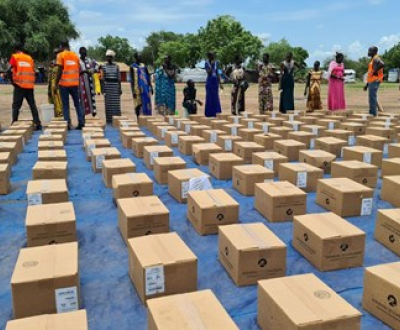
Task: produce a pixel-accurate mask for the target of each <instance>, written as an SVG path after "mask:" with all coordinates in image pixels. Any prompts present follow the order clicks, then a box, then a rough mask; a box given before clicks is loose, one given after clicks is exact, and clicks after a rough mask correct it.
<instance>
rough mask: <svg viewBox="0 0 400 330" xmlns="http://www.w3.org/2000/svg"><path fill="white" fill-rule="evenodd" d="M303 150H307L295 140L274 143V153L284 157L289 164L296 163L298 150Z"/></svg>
mask: <svg viewBox="0 0 400 330" xmlns="http://www.w3.org/2000/svg"><path fill="white" fill-rule="evenodd" d="M303 149H307V146H306V145H305V144H304V143H301V142H299V141H296V140H277V141H275V142H274V151H275V152H277V153H278V154H281V155H284V156H286V157H287V158H288V159H289V162H294V161H297V160H298V159H299V153H300V150H303Z"/></svg>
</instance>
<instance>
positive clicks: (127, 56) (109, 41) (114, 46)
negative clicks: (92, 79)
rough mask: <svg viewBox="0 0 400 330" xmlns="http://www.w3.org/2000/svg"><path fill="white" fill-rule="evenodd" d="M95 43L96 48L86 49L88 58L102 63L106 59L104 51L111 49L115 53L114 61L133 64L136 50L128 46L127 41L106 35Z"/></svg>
mask: <svg viewBox="0 0 400 330" xmlns="http://www.w3.org/2000/svg"><path fill="white" fill-rule="evenodd" d="M97 41H98V45H97V46H94V47H89V48H88V56H89V57H91V58H94V59H96V60H100V61H104V60H105V59H106V51H107V50H108V49H111V50H113V51H114V52H115V53H116V56H115V61H117V62H124V63H126V64H127V65H131V64H132V63H133V60H134V58H133V56H134V54H135V53H136V50H135V49H134V48H133V47H132V46H131V45H130V43H129V41H128V39H126V38H121V37H113V36H111V35H107V36H105V37H101V38H99V39H98V40H97Z"/></svg>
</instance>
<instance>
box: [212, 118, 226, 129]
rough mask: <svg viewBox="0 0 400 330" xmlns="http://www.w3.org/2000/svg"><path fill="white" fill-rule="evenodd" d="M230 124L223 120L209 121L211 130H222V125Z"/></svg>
mask: <svg viewBox="0 0 400 330" xmlns="http://www.w3.org/2000/svg"><path fill="white" fill-rule="evenodd" d="M229 124H230V122H229V121H228V120H224V119H214V120H212V121H211V123H210V126H211V129H213V130H222V127H223V126H224V125H229Z"/></svg>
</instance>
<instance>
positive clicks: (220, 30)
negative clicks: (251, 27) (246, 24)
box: [199, 16, 263, 65]
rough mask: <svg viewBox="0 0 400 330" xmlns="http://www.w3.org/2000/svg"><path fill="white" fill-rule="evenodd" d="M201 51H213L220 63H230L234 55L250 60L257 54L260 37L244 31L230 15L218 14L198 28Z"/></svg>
mask: <svg viewBox="0 0 400 330" xmlns="http://www.w3.org/2000/svg"><path fill="white" fill-rule="evenodd" d="M199 40H200V41H201V52H202V53H203V56H204V55H205V54H206V53H207V52H208V51H215V52H216V53H217V56H218V60H219V61H220V63H221V64H222V65H227V64H229V63H232V62H233V60H234V58H235V56H236V55H241V56H242V57H243V58H244V59H247V60H251V59H255V58H257V57H258V56H259V54H260V50H261V48H262V47H263V44H262V41H261V39H259V38H258V37H256V36H253V35H252V34H251V33H250V32H249V31H246V30H245V29H244V28H243V26H242V24H241V23H240V22H238V21H236V20H235V19H234V18H233V17H232V16H219V17H217V18H215V19H212V20H210V21H208V22H207V25H206V26H205V27H201V28H200V30H199Z"/></svg>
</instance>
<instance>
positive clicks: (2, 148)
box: [0, 142, 18, 165]
mask: <svg viewBox="0 0 400 330" xmlns="http://www.w3.org/2000/svg"><path fill="white" fill-rule="evenodd" d="M0 152H9V153H10V165H14V164H15V163H16V162H17V155H18V153H17V144H16V143H15V142H1V143H0Z"/></svg>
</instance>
